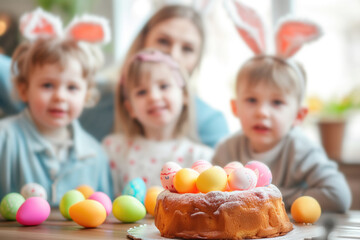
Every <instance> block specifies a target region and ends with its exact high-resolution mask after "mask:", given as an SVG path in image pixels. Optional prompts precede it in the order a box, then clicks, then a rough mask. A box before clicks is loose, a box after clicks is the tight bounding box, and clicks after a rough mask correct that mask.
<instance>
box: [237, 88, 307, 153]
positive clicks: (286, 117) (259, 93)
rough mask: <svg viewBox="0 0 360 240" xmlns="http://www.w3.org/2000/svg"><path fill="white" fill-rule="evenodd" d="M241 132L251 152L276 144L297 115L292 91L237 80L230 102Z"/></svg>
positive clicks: (296, 102)
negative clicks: (250, 84) (233, 98)
mask: <svg viewBox="0 0 360 240" xmlns="http://www.w3.org/2000/svg"><path fill="white" fill-rule="evenodd" d="M234 104H235V105H236V106H235V107H236V114H237V116H238V118H239V119H240V123H241V126H242V129H243V131H244V134H245V135H246V136H247V137H248V138H249V140H250V145H251V147H252V149H253V150H254V151H255V152H260V153H261V152H265V151H268V150H270V149H271V148H273V147H274V146H276V144H277V143H279V142H280V140H281V139H282V138H283V137H284V136H285V135H286V134H287V133H288V132H289V130H290V129H291V127H292V126H293V125H294V123H295V122H296V120H297V119H298V117H299V111H300V110H299V103H298V101H297V98H296V96H295V93H284V92H283V91H281V90H279V89H277V88H276V87H274V86H269V85H268V84H266V83H259V84H257V85H255V86H252V87H250V86H249V85H248V84H247V83H246V81H242V82H240V84H239V85H238V89H237V99H236V100H235V103H234Z"/></svg>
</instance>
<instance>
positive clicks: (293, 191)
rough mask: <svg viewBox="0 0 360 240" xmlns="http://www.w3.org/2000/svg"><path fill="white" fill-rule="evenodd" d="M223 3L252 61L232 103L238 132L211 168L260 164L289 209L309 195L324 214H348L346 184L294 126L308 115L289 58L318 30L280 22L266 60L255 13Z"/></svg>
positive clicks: (297, 71) (300, 77) (300, 74)
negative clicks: (273, 47) (236, 163)
mask: <svg viewBox="0 0 360 240" xmlns="http://www.w3.org/2000/svg"><path fill="white" fill-rule="evenodd" d="M227 4H229V5H228V8H227V9H228V10H229V13H230V16H231V17H232V19H233V21H234V23H235V26H236V28H237V30H238V32H239V34H240V36H241V37H242V38H243V39H244V41H245V43H246V44H247V45H248V46H249V47H250V49H251V50H252V51H253V52H254V53H255V56H254V57H253V58H251V59H249V60H248V61H247V62H246V63H245V64H244V65H243V66H242V67H241V68H240V70H239V72H238V74H237V78H236V88H235V91H236V99H235V100H232V108H233V112H234V114H235V116H236V117H237V118H239V120H240V123H241V127H242V131H240V132H238V133H236V134H234V135H233V136H231V137H229V138H228V139H226V140H224V141H223V142H222V143H221V144H219V146H218V148H217V149H216V152H215V156H214V158H213V164H219V165H221V166H224V165H226V163H228V162H230V161H234V160H237V161H240V162H241V163H243V164H244V165H245V164H246V163H247V162H249V161H251V160H258V161H261V162H263V163H265V164H266V165H267V166H269V168H270V169H271V172H272V176H273V179H272V183H273V184H274V185H276V186H278V187H279V189H280V191H281V193H282V195H283V200H284V203H285V207H286V208H287V209H290V207H291V205H292V203H293V202H294V201H295V200H296V199H297V198H298V197H300V196H303V195H307V196H311V197H314V198H315V199H316V200H317V201H318V202H319V203H320V206H321V208H322V210H323V211H334V212H345V211H347V210H348V209H349V208H350V205H351V192H350V189H349V186H348V184H347V182H346V179H345V178H344V176H343V174H342V173H341V172H339V170H338V167H337V165H336V163H335V162H333V161H331V160H330V159H328V157H327V156H326V153H325V152H324V150H323V149H322V148H321V147H320V146H318V145H315V144H314V143H312V142H311V141H310V140H309V139H308V138H307V137H306V136H305V134H304V133H303V132H302V131H301V129H299V128H298V127H297V126H298V125H300V124H301V122H302V121H303V120H304V118H305V117H306V114H307V108H306V107H305V106H303V105H302V104H303V98H304V94H305V83H306V82H305V73H304V71H303V69H302V68H301V67H300V65H298V64H297V63H295V62H294V61H293V60H291V59H290V57H291V56H293V55H294V54H295V53H296V52H297V51H298V50H299V49H300V48H301V47H302V45H303V44H305V43H306V42H309V41H311V40H314V39H316V38H318V37H319V36H320V29H319V27H318V26H317V25H316V24H314V23H312V22H310V21H304V20H299V19H295V18H286V19H283V20H282V21H281V22H280V23H279V25H278V28H277V32H276V37H275V42H276V54H274V55H268V54H266V53H265V34H264V28H263V25H262V21H261V19H260V18H259V16H258V15H257V14H256V12H255V11H254V10H253V9H250V8H248V7H247V6H245V5H243V4H241V3H239V2H237V1H228V2H227Z"/></svg>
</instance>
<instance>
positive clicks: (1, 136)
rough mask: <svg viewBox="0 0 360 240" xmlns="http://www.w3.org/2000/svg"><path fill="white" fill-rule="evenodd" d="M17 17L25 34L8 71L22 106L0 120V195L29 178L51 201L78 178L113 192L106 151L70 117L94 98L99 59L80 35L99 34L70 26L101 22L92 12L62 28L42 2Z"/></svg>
mask: <svg viewBox="0 0 360 240" xmlns="http://www.w3.org/2000/svg"><path fill="white" fill-rule="evenodd" d="M22 19H25V22H24V21H22V23H23V24H28V25H26V26H24V25H22V26H23V27H24V28H23V29H22V32H23V34H24V35H25V37H27V38H28V39H31V41H29V42H25V43H23V44H21V45H20V46H19V47H18V48H17V49H16V51H15V53H14V56H13V63H12V74H13V80H14V86H16V89H17V94H18V96H19V97H20V99H21V100H22V101H23V102H25V103H26V105H27V107H26V109H25V110H24V111H23V112H22V113H20V114H19V115H16V116H13V117H9V118H6V119H3V120H2V121H0V171H1V173H0V198H2V197H3V196H4V195H5V194H7V193H10V192H20V189H21V187H22V186H23V185H24V184H26V183H29V182H35V183H38V184H40V185H42V186H43V187H44V188H45V190H46V191H47V194H48V196H51V198H50V199H48V200H49V201H50V203H51V204H52V205H57V204H58V203H59V201H60V200H61V198H62V196H63V195H64V194H65V193H66V192H67V191H69V190H71V189H75V188H76V187H77V186H79V185H81V184H86V185H89V186H91V187H92V188H94V189H95V190H99V191H103V192H105V193H107V194H109V195H110V196H112V182H111V176H110V169H109V163H108V159H107V157H106V153H105V152H104V151H103V149H102V147H101V145H100V144H99V143H98V142H97V141H96V140H95V139H94V138H93V137H91V136H90V135H89V134H88V133H86V132H85V131H84V130H83V129H82V127H81V126H80V125H79V123H78V121H77V120H76V119H77V118H78V117H79V115H80V114H81V112H82V110H83V108H84V106H85V105H86V104H87V103H90V101H91V100H92V99H91V98H92V97H93V96H91V95H92V93H93V86H94V83H93V77H94V74H95V70H96V68H97V66H98V61H95V55H94V53H95V50H96V48H95V46H92V45H91V44H90V42H89V43H85V42H79V38H78V37H81V40H83V41H86V40H89V41H91V42H94V41H99V40H100V39H96V38H95V36H87V35H86V34H82V35H81V36H80V35H72V34H71V33H72V32H73V33H75V32H76V31H80V32H81V31H82V33H86V31H85V30H87V29H86V28H87V26H89V24H93V27H94V28H95V27H97V28H100V29H102V28H103V26H102V25H100V24H97V23H96V22H95V21H91V20H92V18H90V17H88V18H87V20H86V19H85V20H84V19H79V20H78V21H77V22H74V23H73V24H72V25H70V26H72V27H69V30H68V32H67V35H65V36H60V35H61V34H62V33H61V32H56V31H58V29H60V28H59V26H58V25H56V21H57V19H56V18H54V17H53V16H52V15H50V14H48V13H45V12H43V11H42V10H41V9H38V10H36V11H34V12H32V13H30V14H28V15H25V17H23V18H22ZM42 27H43V28H42ZM82 28H85V29H82ZM80 29H81V30H80ZM77 33H79V32H77Z"/></svg>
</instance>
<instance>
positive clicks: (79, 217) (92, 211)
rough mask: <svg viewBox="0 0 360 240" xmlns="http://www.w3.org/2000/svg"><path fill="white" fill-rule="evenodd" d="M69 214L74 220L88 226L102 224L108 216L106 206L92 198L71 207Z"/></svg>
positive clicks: (92, 226)
mask: <svg viewBox="0 0 360 240" xmlns="http://www.w3.org/2000/svg"><path fill="white" fill-rule="evenodd" d="M69 215H70V217H71V218H72V220H73V221H74V222H76V223H77V224H79V225H81V226H83V227H86V228H94V227H97V226H99V225H101V224H102V223H103V222H104V221H105V219H106V216H107V215H106V210H105V208H104V206H103V205H102V204H101V203H99V202H98V201H95V200H92V199H86V200H83V201H80V202H77V203H75V204H74V205H72V206H71V207H70V209H69Z"/></svg>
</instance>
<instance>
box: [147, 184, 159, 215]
mask: <svg viewBox="0 0 360 240" xmlns="http://www.w3.org/2000/svg"><path fill="white" fill-rule="evenodd" d="M163 190H164V188H162V187H160V186H153V187H150V188H149V190H147V192H146V196H145V200H144V205H145V208H146V211H147V212H148V213H149V214H151V215H153V216H154V212H155V205H156V199H157V196H158V195H159V194H160V193H161V192H162V191H163Z"/></svg>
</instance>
